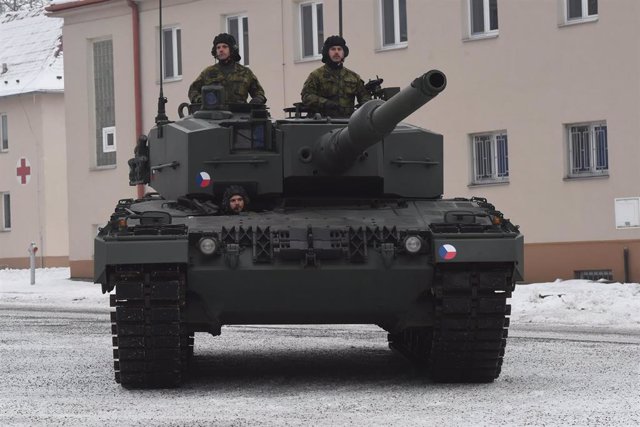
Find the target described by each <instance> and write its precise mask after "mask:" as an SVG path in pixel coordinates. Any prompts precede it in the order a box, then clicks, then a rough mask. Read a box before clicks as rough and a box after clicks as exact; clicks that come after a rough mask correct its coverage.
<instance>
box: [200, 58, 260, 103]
mask: <svg viewBox="0 0 640 427" xmlns="http://www.w3.org/2000/svg"><path fill="white" fill-rule="evenodd" d="M211 84H220V85H222V86H223V87H224V91H225V96H226V102H227V103H242V104H244V103H246V102H247V95H251V98H252V99H256V98H258V99H259V100H261V101H262V102H259V103H261V104H264V103H265V102H266V101H267V98H266V97H265V96H264V89H262V86H260V82H258V78H257V77H256V76H255V74H253V72H252V71H251V70H250V69H249V68H247V67H244V66H242V65H240V64H238V63H237V62H233V63H232V64H229V65H222V64H220V63H218V64H215V65H211V66H210V67H207V68H205V69H204V71H202V73H200V75H199V76H198V78H197V79H196V80H195V81H194V82H193V83H191V86H189V99H190V100H191V102H192V103H194V104H199V103H201V102H202V86H207V85H211Z"/></svg>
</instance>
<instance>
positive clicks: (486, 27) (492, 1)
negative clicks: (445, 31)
mask: <svg viewBox="0 0 640 427" xmlns="http://www.w3.org/2000/svg"><path fill="white" fill-rule="evenodd" d="M469 28H470V36H471V37H478V36H489V35H496V34H498V0H469Z"/></svg>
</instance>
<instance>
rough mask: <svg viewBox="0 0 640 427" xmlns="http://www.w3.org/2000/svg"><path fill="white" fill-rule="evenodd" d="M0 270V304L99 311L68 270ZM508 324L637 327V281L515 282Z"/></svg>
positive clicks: (94, 293)
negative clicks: (32, 273)
mask: <svg viewBox="0 0 640 427" xmlns="http://www.w3.org/2000/svg"><path fill="white" fill-rule="evenodd" d="M29 283H30V272H29V270H0V304H3V305H5V304H12V305H13V304H16V305H46V306H54V307H56V308H79V309H91V310H105V311H107V310H108V309H109V308H108V306H109V304H108V302H109V298H108V295H103V294H102V293H101V291H100V285H96V284H93V283H91V282H83V281H75V280H70V279H69V269H68V268H46V269H38V270H36V284H35V285H30V284H29ZM511 306H512V314H511V319H512V322H513V323H517V324H526V323H533V324H545V323H548V324H553V325H575V326H605V327H607V326H608V327H615V328H625V329H626V328H632V329H633V328H638V329H640V284H638V283H624V284H623V283H599V282H589V281H586V280H565V281H560V280H558V281H556V282H552V283H535V284H529V285H518V286H517V287H516V290H515V292H514V293H513V298H512V300H511Z"/></svg>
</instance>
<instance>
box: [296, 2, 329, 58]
mask: <svg viewBox="0 0 640 427" xmlns="http://www.w3.org/2000/svg"><path fill="white" fill-rule="evenodd" d="M318 5H321V6H322V18H323V20H324V3H323V2H321V1H306V2H301V3H300V4H298V21H299V26H298V27H299V28H298V31H299V32H300V59H303V60H315V59H320V58H322V47H321V46H319V45H320V43H319V41H320V42H323V41H324V40H318ZM305 6H311V34H312V37H313V54H312V55H305V53H304V28H303V27H302V26H303V18H302V9H303V7H305ZM322 28H323V33H324V22H323V24H322Z"/></svg>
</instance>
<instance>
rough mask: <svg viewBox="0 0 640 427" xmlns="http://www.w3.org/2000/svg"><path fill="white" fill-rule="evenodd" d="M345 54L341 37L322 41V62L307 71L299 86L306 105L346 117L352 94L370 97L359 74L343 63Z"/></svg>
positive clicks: (346, 54) (346, 53) (330, 114)
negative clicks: (319, 65) (316, 67)
mask: <svg viewBox="0 0 640 427" xmlns="http://www.w3.org/2000/svg"><path fill="white" fill-rule="evenodd" d="M348 55H349V48H348V47H347V44H346V42H345V40H344V39H343V38H342V37H340V36H330V37H328V38H327V39H326V40H325V41H324V45H323V46H322V62H324V64H325V65H323V66H322V67H320V68H318V69H316V70H314V71H313V72H312V73H311V74H309V77H307V80H306V81H305V82H304V86H303V87H302V93H301V96H302V103H303V104H304V105H305V106H307V107H308V108H309V109H311V110H312V111H314V112H319V113H321V114H323V115H325V116H332V117H349V116H350V115H351V113H353V109H354V100H355V98H357V99H358V103H363V102H365V101H369V100H370V99H371V96H370V95H369V92H367V90H366V89H365V88H364V82H363V81H362V79H361V78H360V76H359V75H358V74H356V73H354V72H353V71H351V70H349V69H348V68H346V67H345V66H344V59H345V58H346V57H347V56H348Z"/></svg>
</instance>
